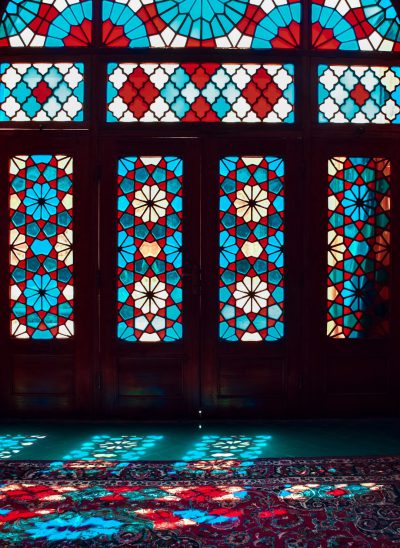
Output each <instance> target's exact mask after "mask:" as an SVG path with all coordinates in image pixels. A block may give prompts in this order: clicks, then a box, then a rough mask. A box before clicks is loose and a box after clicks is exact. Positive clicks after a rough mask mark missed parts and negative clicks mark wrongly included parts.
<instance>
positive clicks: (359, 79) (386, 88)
mask: <svg viewBox="0 0 400 548" xmlns="http://www.w3.org/2000/svg"><path fill="white" fill-rule="evenodd" d="M318 105H319V112H318V121H319V123H321V124H327V123H334V124H345V123H351V124H400V67H399V66H390V67H389V66H386V67H385V66H380V67H373V66H359V65H319V66H318Z"/></svg>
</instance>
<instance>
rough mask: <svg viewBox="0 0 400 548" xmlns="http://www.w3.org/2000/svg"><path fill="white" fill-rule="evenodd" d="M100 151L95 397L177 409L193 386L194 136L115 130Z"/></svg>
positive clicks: (120, 409)
mask: <svg viewBox="0 0 400 548" xmlns="http://www.w3.org/2000/svg"><path fill="white" fill-rule="evenodd" d="M103 157H104V158H107V162H106V164H105V166H104V174H103V175H104V179H103V180H104V184H103V185H102V190H101V204H102V208H101V214H100V226H101V231H102V232H101V252H100V270H101V272H102V280H101V290H102V293H101V294H102V305H101V318H100V319H101V340H100V344H101V355H102V358H103V361H102V368H103V369H102V376H103V395H104V399H103V406H104V409H105V411H106V412H109V413H111V414H112V413H115V414H118V413H121V414H123V413H130V412H132V413H135V415H142V414H143V415H144V416H146V415H147V414H148V413H149V409H151V413H152V414H153V415H157V414H159V415H160V416H162V417H165V416H174V415H179V416H182V413H184V412H193V409H194V408H195V407H196V406H197V405H198V395H199V393H198V356H199V339H198V331H199V323H198V322H199V287H198V270H199V262H198V261H199V220H198V216H199V214H198V204H199V194H198V192H199V173H200V169H199V154H198V152H197V145H196V141H195V140H193V141H190V140H185V141H183V140H181V141H180V140H153V141H149V142H148V143H146V142H143V140H141V141H140V142H137V141H135V140H132V142H130V143H129V142H128V140H127V139H123V138H121V141H120V142H118V141H117V142H114V143H112V144H111V143H107V146H106V148H105V150H104V156H103Z"/></svg>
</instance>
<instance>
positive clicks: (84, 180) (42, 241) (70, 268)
mask: <svg viewBox="0 0 400 548" xmlns="http://www.w3.org/2000/svg"><path fill="white" fill-rule="evenodd" d="M76 141H77V142H75V143H74V144H73V145H71V142H70V141H68V142H67V141H65V140H63V139H60V138H57V137H55V138H54V139H53V140H52V142H51V144H49V142H48V139H45V138H40V137H38V136H37V135H36V136H35V139H34V140H33V139H31V138H30V137H29V135H28V134H26V135H24V137H21V138H20V139H19V141H18V143H17V142H16V141H15V140H10V141H9V142H8V143H7V145H6V146H5V147H4V148H3V150H2V154H1V161H0V164H1V180H2V183H3V184H2V185H1V187H2V190H1V202H2V208H3V209H2V211H8V212H9V213H8V215H4V216H3V217H2V220H1V224H2V230H1V233H2V241H1V242H2V249H3V250H6V253H2V257H1V261H2V268H1V270H2V272H4V273H6V272H9V276H4V277H2V291H1V295H2V303H1V304H2V310H4V311H8V313H6V314H2V316H1V333H2V339H3V340H2V348H4V349H5V356H4V355H3V360H4V361H3V368H2V383H1V386H2V393H3V403H4V405H3V408H4V407H6V409H7V412H8V413H10V414H12V415H16V414H19V413H21V414H23V413H26V412H28V411H29V412H31V413H34V414H45V415H48V413H49V411H56V412H58V413H60V414H62V413H68V414H73V413H75V412H80V413H82V412H85V411H86V412H88V411H89V409H90V408H91V406H92V404H93V392H92V390H91V387H92V385H91V379H92V378H93V365H92V364H93V360H94V353H93V344H92V341H94V340H95V333H94V332H93V331H92V330H91V325H92V324H91V318H92V317H93V310H95V300H94V293H93V291H92V290H91V289H90V288H91V286H93V279H92V280H90V275H91V273H92V274H94V271H93V270H91V266H90V265H91V264H92V260H91V245H90V241H91V239H92V238H93V233H92V232H91V230H92V229H91V226H92V223H93V220H94V218H93V215H92V213H93V212H92V210H91V209H90V206H88V205H87V204H88V203H91V202H90V200H88V199H87V198H88V196H89V195H90V187H89V186H88V181H89V171H88V169H87V167H86V164H85V161H86V158H87V155H88V147H87V143H86V142H85V140H84V139H82V138H81V139H79V138H77V140H76ZM82 234H85V235H86V238H82V237H80V235H82ZM93 307H94V308H93ZM88 364H89V365H88Z"/></svg>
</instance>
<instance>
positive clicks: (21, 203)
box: [10, 155, 74, 339]
mask: <svg viewBox="0 0 400 548" xmlns="http://www.w3.org/2000/svg"><path fill="white" fill-rule="evenodd" d="M72 172H73V170H72V158H70V157H68V156H48V155H34V156H16V157H14V158H12V159H11V162H10V214H11V219H10V273H11V286H10V297H11V334H12V335H13V336H14V337H19V338H33V339H52V338H65V337H71V336H72V335H73V332H74V319H73V296H74V290H73V252H72V234H73V232H72V229H73V227H72Z"/></svg>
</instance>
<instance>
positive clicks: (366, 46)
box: [312, 0, 400, 51]
mask: <svg viewBox="0 0 400 548" xmlns="http://www.w3.org/2000/svg"><path fill="white" fill-rule="evenodd" d="M393 4H394V2H392V0H313V2H312V23H313V27H312V42H313V47H314V48H315V49H328V50H338V49H339V50H347V51H400V18H399V16H398V14H397V12H396V9H395V7H394V5H393Z"/></svg>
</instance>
